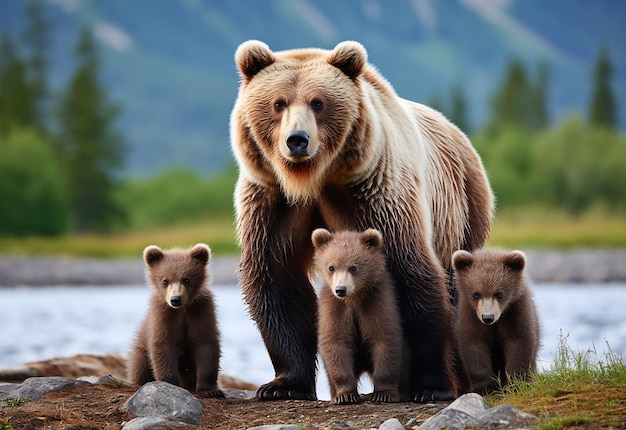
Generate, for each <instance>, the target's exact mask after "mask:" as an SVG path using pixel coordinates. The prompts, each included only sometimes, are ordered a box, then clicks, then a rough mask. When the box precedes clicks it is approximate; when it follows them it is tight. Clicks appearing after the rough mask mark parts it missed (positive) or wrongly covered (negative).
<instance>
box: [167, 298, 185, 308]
mask: <svg viewBox="0 0 626 430" xmlns="http://www.w3.org/2000/svg"><path fill="white" fill-rule="evenodd" d="M170 304H171V305H172V306H173V307H175V308H177V307H179V306H180V305H182V304H183V299H182V298H181V297H180V296H172V297H170Z"/></svg>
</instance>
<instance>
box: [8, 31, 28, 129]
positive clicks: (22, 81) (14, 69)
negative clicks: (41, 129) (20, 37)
mask: <svg viewBox="0 0 626 430" xmlns="http://www.w3.org/2000/svg"><path fill="white" fill-rule="evenodd" d="M31 93H32V90H31V87H30V85H29V84H28V82H27V80H26V68H25V65H24V62H23V61H22V60H21V59H20V58H19V56H18V54H17V52H16V50H15V44H14V42H13V39H12V38H11V36H10V35H9V34H8V33H5V34H4V35H3V36H2V39H1V40H0V133H6V132H7V131H8V130H9V129H11V128H13V127H24V126H29V125H31V124H33V121H34V118H35V110H34V106H33V103H32V94H31Z"/></svg>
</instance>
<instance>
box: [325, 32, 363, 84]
mask: <svg viewBox="0 0 626 430" xmlns="http://www.w3.org/2000/svg"><path fill="white" fill-rule="evenodd" d="M328 64H330V65H331V66H335V67H336V68H338V69H339V70H341V71H342V72H343V73H345V74H346V75H347V76H348V77H349V78H350V79H352V80H354V79H356V78H358V77H359V75H360V74H361V71H362V70H363V67H365V65H366V64H367V51H366V50H365V48H364V47H363V45H361V44H360V43H359V42H354V41H352V40H347V41H345V42H341V43H339V44H337V46H335V49H333V51H332V52H331V53H330V56H329V57H328Z"/></svg>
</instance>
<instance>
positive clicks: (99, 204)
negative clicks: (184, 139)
mask: <svg viewBox="0 0 626 430" xmlns="http://www.w3.org/2000/svg"><path fill="white" fill-rule="evenodd" d="M75 55H76V58H77V63H78V67H77V70H76V72H75V73H74V75H73V77H72V79H71V81H70V83H69V85H68V87H67V89H66V90H65V92H64V94H63V96H62V98H61V101H60V105H59V108H58V118H59V133H58V136H57V138H56V139H55V140H56V147H57V150H58V154H59V157H60V160H61V164H62V166H63V168H64V172H65V175H66V183H67V187H68V194H69V197H70V201H71V206H72V212H73V218H74V219H73V228H74V229H75V230H76V231H87V230H96V231H102V230H106V229H108V228H109V227H110V225H111V223H112V222H113V221H115V220H116V219H117V218H119V217H122V216H123V213H122V210H121V207H120V205H119V204H118V203H117V202H116V200H115V198H114V194H113V193H114V190H115V187H116V186H117V183H116V177H117V173H118V171H119V169H120V168H121V167H122V165H123V160H124V152H125V143H124V141H123V139H122V137H121V136H120V135H119V134H118V133H117V132H116V130H115V129H114V122H115V120H116V119H117V117H118V116H119V113H120V110H119V108H118V106H117V105H116V104H114V103H112V102H111V101H110V100H109V99H108V97H107V94H106V91H105V89H104V88H103V86H102V85H101V84H100V82H99V73H100V61H99V58H98V54H97V52H96V47H95V43H94V40H93V37H92V35H91V32H90V30H89V29H83V31H82V32H81V35H80V38H79V41H78V44H77V46H76V48H75Z"/></svg>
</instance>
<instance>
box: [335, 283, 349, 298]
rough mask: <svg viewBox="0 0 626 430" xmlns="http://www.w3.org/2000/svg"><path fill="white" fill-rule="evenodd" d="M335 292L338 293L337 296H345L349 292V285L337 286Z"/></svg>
mask: <svg viewBox="0 0 626 430" xmlns="http://www.w3.org/2000/svg"><path fill="white" fill-rule="evenodd" d="M335 294H336V295H337V297H345V296H346V295H347V294H348V287H345V286H343V285H342V286H340V287H335Z"/></svg>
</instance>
